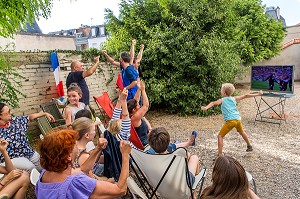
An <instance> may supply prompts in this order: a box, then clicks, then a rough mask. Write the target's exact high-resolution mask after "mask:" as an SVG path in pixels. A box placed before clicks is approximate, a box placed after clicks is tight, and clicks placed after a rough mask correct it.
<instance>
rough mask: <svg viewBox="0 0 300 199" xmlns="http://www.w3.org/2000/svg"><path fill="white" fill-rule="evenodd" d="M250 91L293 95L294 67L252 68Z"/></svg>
mask: <svg viewBox="0 0 300 199" xmlns="http://www.w3.org/2000/svg"><path fill="white" fill-rule="evenodd" d="M251 89H253V90H264V91H269V92H283V93H294V66H293V65H275V66H274V65H273V66H252V68H251Z"/></svg>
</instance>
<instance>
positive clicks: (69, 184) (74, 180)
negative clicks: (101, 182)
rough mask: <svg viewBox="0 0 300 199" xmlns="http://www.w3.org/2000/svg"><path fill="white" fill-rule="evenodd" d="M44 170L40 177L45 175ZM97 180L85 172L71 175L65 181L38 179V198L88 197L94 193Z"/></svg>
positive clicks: (36, 188) (36, 189) (85, 198)
mask: <svg viewBox="0 0 300 199" xmlns="http://www.w3.org/2000/svg"><path fill="white" fill-rule="evenodd" d="M44 173H45V170H43V171H42V173H41V175H40V178H41V177H42V176H43V175H44ZM96 184H97V180H96V179H93V178H90V177H88V176H87V175H85V174H78V175H70V176H68V177H67V178H66V179H65V181H63V182H56V183H43V182H41V179H39V180H38V182H37V183H36V187H35V195H36V197H37V199H50V198H51V199H73V198H80V199H88V198H89V197H90V195H91V194H92V193H93V191H94V189H95V187H96Z"/></svg>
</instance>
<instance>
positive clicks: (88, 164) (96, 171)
mask: <svg viewBox="0 0 300 199" xmlns="http://www.w3.org/2000/svg"><path fill="white" fill-rule="evenodd" d="M72 128H73V130H75V131H77V132H78V135H79V139H78V140H77V155H76V157H75V159H74V162H73V169H74V170H73V172H72V173H73V174H74V173H81V172H82V170H86V173H87V174H88V175H89V176H90V177H94V178H96V179H101V180H107V178H103V177H101V178H100V176H101V174H102V172H103V169H104V165H103V164H104V157H103V155H101V152H102V150H103V149H105V147H106V145H107V140H106V139H105V138H99V140H98V146H97V147H94V149H93V150H92V152H90V151H89V152H88V151H87V150H86V146H87V144H88V143H89V142H91V141H93V139H94V138H95V134H96V132H95V124H94V122H93V121H92V120H91V119H89V118H86V117H81V118H78V119H76V120H75V121H74V122H73V123H72ZM92 154H96V155H95V156H94V157H93V158H92V157H90V156H91V155H92ZM83 165H84V166H83ZM83 167H84V168H83ZM110 181H111V182H114V181H113V180H112V179H111V180H110Z"/></svg>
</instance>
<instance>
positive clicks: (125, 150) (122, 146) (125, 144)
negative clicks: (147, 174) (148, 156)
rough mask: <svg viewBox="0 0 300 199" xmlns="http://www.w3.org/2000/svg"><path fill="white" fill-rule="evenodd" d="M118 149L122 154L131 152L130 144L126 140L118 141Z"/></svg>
mask: <svg viewBox="0 0 300 199" xmlns="http://www.w3.org/2000/svg"><path fill="white" fill-rule="evenodd" d="M120 151H121V153H122V155H129V154H130V152H131V146H130V144H129V142H128V141H125V140H121V142H120Z"/></svg>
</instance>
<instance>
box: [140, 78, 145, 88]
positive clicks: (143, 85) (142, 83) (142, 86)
mask: <svg viewBox="0 0 300 199" xmlns="http://www.w3.org/2000/svg"><path fill="white" fill-rule="evenodd" d="M140 84H141V86H140V89H141V90H145V82H144V81H142V80H141V81H140Z"/></svg>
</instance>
